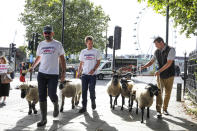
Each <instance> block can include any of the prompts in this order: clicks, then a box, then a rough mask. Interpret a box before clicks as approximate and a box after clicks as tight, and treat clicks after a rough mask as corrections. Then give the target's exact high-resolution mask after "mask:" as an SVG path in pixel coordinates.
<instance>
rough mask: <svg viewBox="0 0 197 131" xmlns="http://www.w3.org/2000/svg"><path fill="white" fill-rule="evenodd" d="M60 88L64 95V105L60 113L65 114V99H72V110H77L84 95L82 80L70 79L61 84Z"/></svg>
mask: <svg viewBox="0 0 197 131" xmlns="http://www.w3.org/2000/svg"><path fill="white" fill-rule="evenodd" d="M59 88H60V89H61V95H62V104H61V108H60V112H63V108H64V99H65V97H68V98H70V97H72V109H74V108H75V105H78V104H79V100H80V97H81V93H82V84H81V80H80V79H70V80H65V81H64V82H63V83H61V84H60V86H59Z"/></svg>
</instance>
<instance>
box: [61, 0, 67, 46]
mask: <svg viewBox="0 0 197 131" xmlns="http://www.w3.org/2000/svg"><path fill="white" fill-rule="evenodd" d="M65 1H66V0H63V9H62V38H61V39H62V40H61V42H62V45H64V16H65V15H64V13H65Z"/></svg>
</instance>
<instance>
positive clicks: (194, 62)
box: [184, 50, 197, 104]
mask: <svg viewBox="0 0 197 131" xmlns="http://www.w3.org/2000/svg"><path fill="white" fill-rule="evenodd" d="M185 63H187V66H186V69H187V70H186V71H187V72H185V73H184V76H185V78H186V88H187V91H188V92H189V94H190V95H189V96H190V97H191V99H192V100H193V102H194V103H196V104H197V50H195V51H192V52H191V53H190V54H189V58H188V61H187V60H186V59H185Z"/></svg>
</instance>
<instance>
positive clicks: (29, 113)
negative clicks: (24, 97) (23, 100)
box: [28, 101, 32, 115]
mask: <svg viewBox="0 0 197 131" xmlns="http://www.w3.org/2000/svg"><path fill="white" fill-rule="evenodd" d="M28 105H29V112H28V115H31V113H32V105H31V102H30V101H28Z"/></svg>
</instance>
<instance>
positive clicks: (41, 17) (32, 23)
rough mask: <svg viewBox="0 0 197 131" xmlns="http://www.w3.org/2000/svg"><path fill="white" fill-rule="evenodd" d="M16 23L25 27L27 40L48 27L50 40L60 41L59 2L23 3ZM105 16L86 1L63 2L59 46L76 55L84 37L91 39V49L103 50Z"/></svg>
mask: <svg viewBox="0 0 197 131" xmlns="http://www.w3.org/2000/svg"><path fill="white" fill-rule="evenodd" d="M19 20H20V21H21V22H22V23H23V24H24V26H26V37H27V39H31V36H32V33H33V32H38V33H41V32H42V29H43V26H45V25H48V24H50V25H52V26H53V28H54V32H55V36H54V38H55V39H57V40H59V41H61V29H62V0H26V4H25V9H24V12H23V13H21V17H20V18H19ZM108 21H109V17H108V16H107V15H105V13H104V12H103V10H102V8H101V7H100V6H94V4H93V3H91V2H89V0H66V9H65V34H64V42H65V43H63V47H64V49H65V51H66V53H67V54H76V53H78V52H79V51H81V49H83V48H84V47H85V44H84V38H85V36H87V35H92V36H93V37H94V39H95V40H94V42H95V43H96V44H95V46H96V47H98V48H99V49H100V50H101V51H103V49H104V48H105V43H106V39H105V36H103V32H104V31H105V30H106V27H107V23H108Z"/></svg>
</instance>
